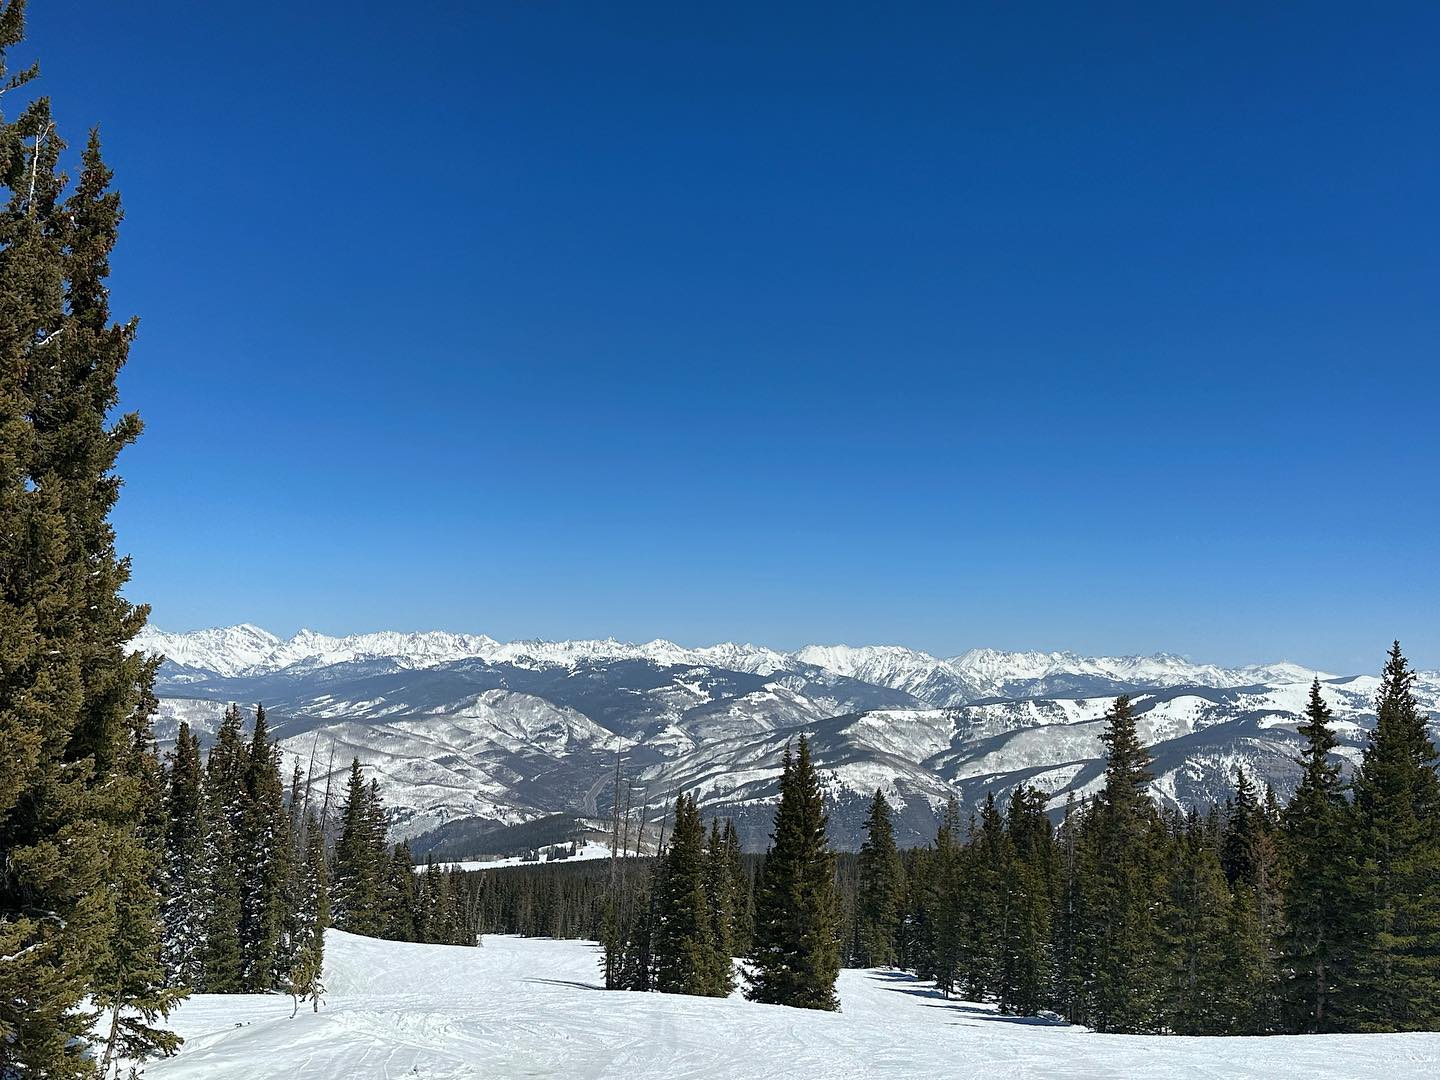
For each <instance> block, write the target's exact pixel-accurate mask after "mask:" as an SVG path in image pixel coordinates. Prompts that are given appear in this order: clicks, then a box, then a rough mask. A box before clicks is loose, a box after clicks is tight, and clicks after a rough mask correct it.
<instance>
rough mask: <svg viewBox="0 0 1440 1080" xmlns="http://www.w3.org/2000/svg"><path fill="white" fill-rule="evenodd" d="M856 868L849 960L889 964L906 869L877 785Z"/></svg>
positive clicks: (860, 963) (859, 963) (860, 964)
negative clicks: (901, 863)
mask: <svg viewBox="0 0 1440 1080" xmlns="http://www.w3.org/2000/svg"><path fill="white" fill-rule="evenodd" d="M857 870H858V873H859V895H858V896H857V897H856V900H855V934H854V944H853V946H852V949H851V959H852V961H853V963H854V964H855V966H856V967H889V966H891V965H893V964H894V963H895V959H896V945H897V938H898V936H899V933H900V919H901V915H902V913H903V907H904V901H905V876H904V875H905V871H904V868H903V867H902V866H901V865H900V853H899V852H898V851H896V849H895V830H894V827H893V826H892V825H891V822H890V804H889V803H888V802H886V801H885V796H884V794H883V793H882V792H881V791H880V789H878V788H877V789H876V790H875V797H874V798H873V799H872V800H871V802H870V813H869V814H868V815H867V816H866V819H865V843H864V844H863V845H862V846H861V848H860V861H859V866H858V867H857Z"/></svg>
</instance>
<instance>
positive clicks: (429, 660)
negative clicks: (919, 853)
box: [135, 623, 1328, 706]
mask: <svg viewBox="0 0 1440 1080" xmlns="http://www.w3.org/2000/svg"><path fill="white" fill-rule="evenodd" d="M135 645H136V647H137V648H140V649H143V650H145V651H147V652H155V653H162V654H164V655H165V656H167V657H169V658H170V659H171V660H172V661H174V662H175V663H176V664H178V665H181V666H183V667H186V668H194V669H198V670H200V671H205V672H210V673H213V674H216V675H220V676H223V677H227V678H233V677H237V676H255V675H266V674H273V673H275V672H280V671H310V670H317V669H319V668H324V667H329V666H331V665H334V664H341V663H350V662H355V661H388V662H390V663H393V664H395V665H397V666H399V667H402V668H429V667H435V666H438V665H440V664H446V663H451V662H453V661H457V660H467V659H479V660H484V661H486V662H489V663H499V664H510V665H514V666H517V667H523V668H529V669H546V668H554V667H560V668H567V667H568V668H574V667H576V666H578V665H585V664H609V663H616V662H623V661H637V660H638V661H650V662H652V663H655V664H659V665H661V666H662V667H684V666H690V665H693V666H696V667H710V668H721V669H724V670H727V671H739V672H745V673H749V674H755V675H761V676H764V677H767V678H768V677H771V676H777V675H785V674H790V673H795V672H804V671H806V670H812V671H813V669H815V668H820V669H822V670H824V671H827V672H830V673H831V674H832V675H839V676H844V677H846V678H852V679H858V680H860V681H861V682H866V683H870V684H872V685H875V686H882V687H886V688H887V689H891V690H899V691H902V692H904V693H906V694H910V695H911V696H913V697H914V698H915V699H916V700H918V701H921V702H925V703H928V704H932V705H942V706H950V705H959V704H964V703H965V702H968V701H974V700H977V699H980V698H987V697H1024V696H1034V695H1036V694H1057V693H1059V694H1064V693H1075V692H1082V691H1084V692H1092V691H1093V692H1097V693H1103V692H1108V690H1109V689H1110V688H1113V687H1132V686H1133V687H1156V688H1158V687H1172V686H1184V685H1195V686H1209V687H1235V686H1246V685H1251V684H1257V683H1262V682H1267V683H1277V682H1301V681H1308V680H1309V679H1310V678H1311V677H1312V676H1314V675H1316V674H1319V675H1320V676H1321V677H1322V678H1326V677H1328V676H1326V675H1325V674H1324V673H1323V672H1314V671H1312V670H1311V669H1309V668H1304V667H1301V666H1300V665H1297V664H1289V663H1281V664H1272V665H1251V666H1247V667H1240V668H1224V667H1219V666H1217V665H1214V664H1196V663H1193V662H1191V661H1189V660H1186V659H1185V658H1183V657H1180V656H1176V655H1173V654H1170V653H1156V654H1154V655H1153V656H1120V657H1105V656H1101V657H1085V656H1080V655H1078V654H1076V653H1073V652H1037V651H1030V652H1005V651H1002V650H999V649H985V648H980V649H971V650H969V651H968V652H964V653H961V654H960V655H959V656H955V657H951V658H949V659H942V658H940V657H936V656H932V655H930V654H929V653H926V652H921V651H919V650H916V649H909V648H906V647H905V646H902V645H859V646H855V645H806V646H804V647H803V648H800V649H797V650H795V651H793V652H788V653H787V652H779V651H777V650H775V649H770V648H767V647H765V646H761V645H752V644H739V643H736V642H721V643H720V644H718V645H708V646H702V647H699V648H690V647H686V646H683V645H678V644H676V643H675V642H673V641H669V640H666V639H664V638H656V639H655V640H653V641H649V642H645V643H644V644H639V645H637V644H632V643H630V642H623V641H619V640H616V639H615V638H604V639H601V640H579V641H544V640H528V641H510V642H501V641H497V640H495V639H494V638H492V637H489V636H487V635H485V634H459V633H451V632H449V631H443V630H431V631H423V632H402V631H379V632H376V633H367V634H351V635H348V636H344V637H334V636H331V635H329V634H323V633H320V632H319V631H316V630H311V629H308V628H307V629H303V630H300V631H298V632H297V633H296V634H295V635H294V636H292V637H290V638H288V639H283V638H280V637H277V636H276V635H274V634H272V633H270V632H269V631H267V630H264V629H262V628H260V627H258V626H252V625H250V624H248V623H242V624H241V625H239V626H229V627H219V628H215V629H209V630H196V631H192V632H190V633H183V634H173V633H167V632H165V631H163V630H160V629H158V628H156V627H146V629H145V630H144V631H143V632H142V633H141V634H140V635H139V637H137V638H136V640H135Z"/></svg>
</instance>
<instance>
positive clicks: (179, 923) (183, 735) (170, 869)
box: [161, 722, 207, 988]
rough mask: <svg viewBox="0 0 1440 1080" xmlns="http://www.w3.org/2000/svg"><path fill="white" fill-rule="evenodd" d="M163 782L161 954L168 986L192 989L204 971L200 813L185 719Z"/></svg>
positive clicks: (196, 768)
mask: <svg viewBox="0 0 1440 1080" xmlns="http://www.w3.org/2000/svg"><path fill="white" fill-rule="evenodd" d="M166 781H167V784H166V802H165V817H166V829H165V878H164V881H165V885H164V924H165V938H164V947H163V951H162V957H161V958H162V961H163V963H164V965H165V975H166V979H167V981H168V982H169V984H170V985H171V986H185V987H193V988H198V987H200V986H202V985H203V982H204V971H205V968H204V964H205V896H206V889H207V884H206V879H207V874H206V869H205V816H204V812H203V805H204V804H203V794H202V790H201V771H200V742H199V740H198V739H197V738H196V737H195V736H194V735H192V734H191V732H190V725H189V724H187V723H183V722H182V723H181V724H180V732H179V735H178V736H177V738H176V742H175V749H174V750H173V751H172V752H171V754H170V768H169V770H168V775H167V777H166Z"/></svg>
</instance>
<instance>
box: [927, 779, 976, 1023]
mask: <svg viewBox="0 0 1440 1080" xmlns="http://www.w3.org/2000/svg"><path fill="white" fill-rule="evenodd" d="M961 828H962V823H961V819H960V803H959V802H958V800H956V798H955V796H954V795H951V796H950V798H949V800H948V801H947V803H946V805H945V813H944V816H943V817H942V818H941V821H940V828H939V830H938V831H937V832H936V834H935V852H934V856H933V857H932V858H931V859H930V870H929V875H928V877H929V882H928V886H927V890H926V893H925V903H924V907H923V908H922V918H923V920H924V922H925V923H926V925H927V926H928V928H929V930H930V935H931V939H932V941H933V946H932V954H931V967H932V968H933V976H934V979H935V985H936V986H937V987H938V988H939V989H940V992H941V993H942V994H944V995H945V996H946V997H948V996H949V995H950V993H951V992H952V991H953V990H954V989H955V984H956V980H957V978H958V975H959V971H960V959H961V957H960V953H961V933H962V929H963V924H964V912H963V906H964V905H963V900H964V896H965V891H966V883H965V881H964V874H965V862H966V860H965V859H964V853H963V852H962V850H961V839H962V838H961V832H960V831H961Z"/></svg>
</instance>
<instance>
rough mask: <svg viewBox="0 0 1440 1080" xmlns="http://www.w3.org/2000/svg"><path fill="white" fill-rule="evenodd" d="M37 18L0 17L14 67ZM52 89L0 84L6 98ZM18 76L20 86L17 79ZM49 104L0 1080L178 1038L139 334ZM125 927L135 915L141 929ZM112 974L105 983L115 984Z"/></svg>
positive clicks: (8, 462)
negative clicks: (143, 523) (142, 479)
mask: <svg viewBox="0 0 1440 1080" xmlns="http://www.w3.org/2000/svg"><path fill="white" fill-rule="evenodd" d="M23 31H24V4H23V3H21V2H17V0H10V2H8V3H5V4H4V6H3V8H0V65H3V54H4V53H5V52H8V51H9V50H10V49H12V48H13V47H14V46H15V45H17V44H18V43H19V42H20V40H21V39H22V37H23ZM36 73H37V68H35V67H34V66H32V67H31V68H29V69H28V70H26V71H22V72H18V73H15V74H13V75H12V74H10V73H8V72H5V71H3V70H0V78H3V80H4V83H5V87H6V89H7V90H14V89H17V88H18V87H20V86H22V85H24V84H25V83H26V82H28V81H29V80H30V79H32V78H33V77H34V76H35V74H36ZM6 76H8V77H6ZM63 148H64V143H63V142H62V140H61V138H60V137H59V135H58V134H57V132H56V129H55V124H54V121H53V118H52V116H51V114H50V105H49V100H48V99H46V98H40V99H37V100H35V101H33V102H31V103H30V104H29V105H28V106H26V107H25V108H23V109H22V110H21V112H20V115H19V116H18V117H17V118H16V119H15V120H14V121H9V120H0V187H3V188H4V189H5V190H6V193H7V194H6V197H5V199H4V203H3V206H0V521H3V522H4V528H3V529H0V653H3V663H0V746H3V747H4V752H3V754H0V851H3V852H4V859H3V862H0V956H3V957H4V958H5V961H4V963H3V964H0V1074H4V1075H7V1076H10V1075H14V1076H46V1077H63V1076H75V1075H85V1074H87V1073H89V1072H90V1071H91V1067H92V1065H91V1060H90V1058H89V1057H88V1053H89V1051H88V1048H87V1047H88V1043H87V1040H88V1038H89V1034H90V1031H91V1025H92V1023H93V1021H94V1019H95V1015H96V1013H95V1009H94V1008H93V1007H87V1005H86V1003H85V999H86V997H87V995H89V996H90V1000H91V1002H92V1004H98V1005H100V1006H102V1007H108V1009H109V1011H110V1016H111V1019H112V1026H113V1025H115V1024H116V1023H117V1022H118V1025H119V1026H118V1028H117V1029H116V1030H118V1031H120V1032H121V1034H118V1035H117V1040H123V1041H124V1042H125V1045H126V1046H127V1047H128V1048H129V1049H131V1050H133V1051H134V1052H135V1053H136V1054H137V1055H139V1056H144V1055H145V1054H147V1053H149V1052H152V1051H154V1052H162V1053H163V1052H166V1051H167V1050H168V1049H169V1048H170V1047H171V1045H172V1040H171V1039H170V1037H169V1036H168V1035H166V1034H164V1033H163V1032H160V1031H158V1030H157V1029H156V1028H154V1027H153V1025H151V1024H148V1023H145V1022H144V1021H143V1017H144V1015H145V1014H146V1013H149V1014H150V1015H151V1016H152V1017H160V1016H163V1015H164V1012H165V1010H166V1009H168V1002H169V1000H170V999H171V998H173V995H165V994H162V993H160V989H159V987H158V975H157V974H156V973H157V972H158V970H159V969H158V966H155V965H153V964H152V963H151V959H152V958H153V957H154V956H155V955H156V953H157V949H158V941H157V940H156V938H155V935H156V934H157V933H158V922H157V920H155V919H154V918H150V917H146V916H145V913H146V912H153V911H154V909H155V905H156V904H157V902H158V901H157V896H156V894H155V889H156V886H157V883H158V878H159V874H158V872H157V871H158V858H159V852H158V849H157V847H156V845H158V844H159V843H160V837H159V835H158V831H157V830H152V829H149V828H147V817H148V809H147V807H146V806H145V804H144V800H145V799H146V797H147V784H148V783H149V781H148V779H147V773H148V772H149V771H150V770H152V769H153V762H152V761H148V760H147V754H148V752H149V751H148V748H149V743H150V740H149V725H150V715H151V709H152V708H153V702H154V698H153V695H152V694H150V693H149V683H150V681H152V680H153V677H154V664H153V663H152V662H151V661H150V660H148V659H147V658H145V657H143V656H140V655H135V654H131V653H130V652H129V649H128V644H129V642H130V641H131V640H132V639H133V637H134V636H135V634H136V633H137V632H138V631H139V630H140V628H141V627H142V626H143V625H144V622H145V618H146V614H147V612H146V610H145V609H144V608H143V607H138V606H135V605H132V604H130V603H129V602H128V601H126V599H125V598H124V596H123V595H122V589H123V586H124V585H125V582H126V580H127V579H128V576H129V564H128V560H126V559H123V558H120V557H119V556H118V555H117V553H116V550H115V542H114V533H113V530H112V528H111V526H110V523H109V515H110V512H111V510H112V509H113V508H114V505H115V502H116V499H117V497H118V494H119V489H120V481H119V478H118V476H116V474H115V473H114V465H115V462H116V460H117V457H118V455H119V453H120V452H121V451H122V450H123V449H124V448H125V447H126V446H127V445H129V444H130V443H131V442H132V441H134V439H135V438H136V437H137V435H138V434H139V431H140V422H139V420H138V418H137V417H135V416H134V415H133V414H126V415H120V416H118V417H114V418H113V419H112V413H113V410H114V408H115V406H116V404H117V402H118V394H117V390H116V376H117V374H118V372H119V370H120V368H121V367H122V366H123V364H124V363H125V360H126V358H127V353H128V351H129V346H130V342H131V340H132V338H133V335H134V322H133V321H132V322H130V323H127V324H124V325H114V324H112V323H111V322H110V313H109V307H108V296H107V288H106V278H107V277H108V274H109V256H110V252H111V250H112V248H113V246H114V243H115V239H116V236H117V230H118V225H119V221H120V204H119V199H118V196H116V195H115V194H114V193H113V192H112V191H110V190H109V182H110V178H111V177H110V172H109V170H108V169H107V168H106V167H105V165H104V162H103V161H102V159H101V155H100V149H99V141H98V138H97V137H96V136H94V135H93V134H92V136H91V138H90V141H89V143H88V145H87V147H86V150H85V152H84V154H83V157H82V168H81V173H80V177H79V181H78V183H77V184H76V187H75V189H74V191H73V193H72V194H71V195H70V196H69V198H68V199H64V200H62V194H63V187H64V178H63V177H62V176H60V175H57V162H58V158H59V154H60V152H61V150H62V149H63ZM132 916H133V919H132V922H131V924H130V925H128V926H124V927H122V926H121V925H120V921H121V920H122V919H125V918H131V917H132ZM102 978H103V979H104V980H105V982H106V983H107V984H108V985H107V986H105V987H102V986H100V985H99V983H100V980H101V979H102Z"/></svg>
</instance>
